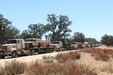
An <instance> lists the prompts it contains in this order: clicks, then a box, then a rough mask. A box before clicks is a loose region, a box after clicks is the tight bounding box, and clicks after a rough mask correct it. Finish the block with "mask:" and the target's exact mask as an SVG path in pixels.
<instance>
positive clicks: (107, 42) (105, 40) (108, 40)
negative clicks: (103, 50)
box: [101, 34, 113, 46]
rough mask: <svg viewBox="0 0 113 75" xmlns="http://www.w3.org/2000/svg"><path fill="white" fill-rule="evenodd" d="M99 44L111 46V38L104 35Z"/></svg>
mask: <svg viewBox="0 0 113 75" xmlns="http://www.w3.org/2000/svg"><path fill="white" fill-rule="evenodd" d="M101 43H102V44H104V45H107V46H113V36H112V35H107V34H105V35H104V36H103V37H102V38H101Z"/></svg>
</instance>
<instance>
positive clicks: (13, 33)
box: [0, 14, 19, 44]
mask: <svg viewBox="0 0 113 75" xmlns="http://www.w3.org/2000/svg"><path fill="white" fill-rule="evenodd" d="M18 34H19V30H18V29H17V28H15V27H13V26H12V23H11V21H9V20H8V19H6V18H4V17H3V15H1V14H0V43H1V44H2V43H4V42H5V41H6V40H7V39H11V38H16V37H17V35H18Z"/></svg>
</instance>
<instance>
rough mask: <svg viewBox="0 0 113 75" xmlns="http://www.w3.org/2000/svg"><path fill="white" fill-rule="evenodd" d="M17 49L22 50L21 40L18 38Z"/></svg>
mask: <svg viewBox="0 0 113 75" xmlns="http://www.w3.org/2000/svg"><path fill="white" fill-rule="evenodd" d="M17 49H18V50H20V49H22V48H21V40H17Z"/></svg>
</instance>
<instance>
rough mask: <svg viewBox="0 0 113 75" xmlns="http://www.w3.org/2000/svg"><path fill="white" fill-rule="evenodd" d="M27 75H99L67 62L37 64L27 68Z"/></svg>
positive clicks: (74, 63)
mask: <svg viewBox="0 0 113 75" xmlns="http://www.w3.org/2000/svg"><path fill="white" fill-rule="evenodd" d="M26 75H97V73H95V72H93V71H91V70H89V69H88V68H87V67H85V66H83V65H80V64H78V63H76V62H74V61H66V62H64V63H62V64H61V63H51V64H40V63H38V62H35V63H34V64H32V65H30V66H29V67H28V68H27V70H26Z"/></svg>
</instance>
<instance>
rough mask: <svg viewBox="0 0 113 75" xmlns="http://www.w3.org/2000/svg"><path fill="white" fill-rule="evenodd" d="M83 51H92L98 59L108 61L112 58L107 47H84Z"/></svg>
mask: <svg viewBox="0 0 113 75" xmlns="http://www.w3.org/2000/svg"><path fill="white" fill-rule="evenodd" d="M81 52H86V53H91V55H92V56H94V57H95V59H96V60H102V61H108V60H109V59H110V53H109V52H108V51H107V49H100V48H85V49H82V50H81Z"/></svg>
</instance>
